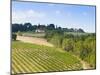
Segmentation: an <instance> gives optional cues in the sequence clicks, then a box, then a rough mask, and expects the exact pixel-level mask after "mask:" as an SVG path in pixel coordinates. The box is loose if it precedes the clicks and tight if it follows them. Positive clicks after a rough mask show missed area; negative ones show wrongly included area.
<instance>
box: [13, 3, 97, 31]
mask: <svg viewBox="0 0 100 75" xmlns="http://www.w3.org/2000/svg"><path fill="white" fill-rule="evenodd" d="M25 22H30V23H32V24H39V23H40V24H50V23H53V24H55V25H57V26H61V27H63V28H65V27H67V28H82V29H84V30H85V31H86V32H95V7H94V6H80V5H68V4H51V3H35V2H18V1H13V2H12V23H25Z"/></svg>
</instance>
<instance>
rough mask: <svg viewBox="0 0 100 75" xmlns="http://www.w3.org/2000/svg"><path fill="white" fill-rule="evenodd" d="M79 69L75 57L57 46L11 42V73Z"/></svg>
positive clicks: (80, 67) (80, 66)
mask: <svg viewBox="0 0 100 75" xmlns="http://www.w3.org/2000/svg"><path fill="white" fill-rule="evenodd" d="M81 69H83V68H82V64H81V63H80V61H79V60H78V59H77V58H76V57H74V56H72V55H71V54H69V53H68V52H65V51H63V50H60V49H58V48H54V47H47V46H40V45H35V44H29V43H23V42H20V41H13V42H12V74H18V73H37V72H51V71H64V70H66V71H67V70H81Z"/></svg>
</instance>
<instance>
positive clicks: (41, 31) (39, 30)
mask: <svg viewBox="0 0 100 75" xmlns="http://www.w3.org/2000/svg"><path fill="white" fill-rule="evenodd" d="M35 32H40V33H43V32H45V31H44V30H43V29H36V30H35Z"/></svg>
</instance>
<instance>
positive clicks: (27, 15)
mask: <svg viewBox="0 0 100 75" xmlns="http://www.w3.org/2000/svg"><path fill="white" fill-rule="evenodd" d="M45 16H46V14H45V13H43V12H37V11H34V10H32V9H30V10H27V11H13V12H12V22H13V23H15V22H18V23H19V22H26V21H32V20H35V19H40V18H44V17H45Z"/></svg>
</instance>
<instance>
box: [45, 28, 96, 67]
mask: <svg viewBox="0 0 100 75" xmlns="http://www.w3.org/2000/svg"><path fill="white" fill-rule="evenodd" d="M73 34H75V32H74V33H73ZM73 34H71V33H70V34H67V33H64V32H59V30H58V31H57V30H56V31H55V30H53V31H48V32H46V36H45V38H46V39H47V40H48V41H49V42H51V43H52V44H54V45H55V46H56V47H59V48H62V49H63V50H65V51H67V52H71V53H73V54H74V55H77V56H79V57H80V58H81V59H82V60H85V61H87V62H88V63H89V64H90V66H91V67H92V68H95V64H96V63H95V60H96V59H95V58H96V57H95V56H96V55H95V53H96V35H95V33H83V34H84V35H83V34H78V33H77V35H73Z"/></svg>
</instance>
